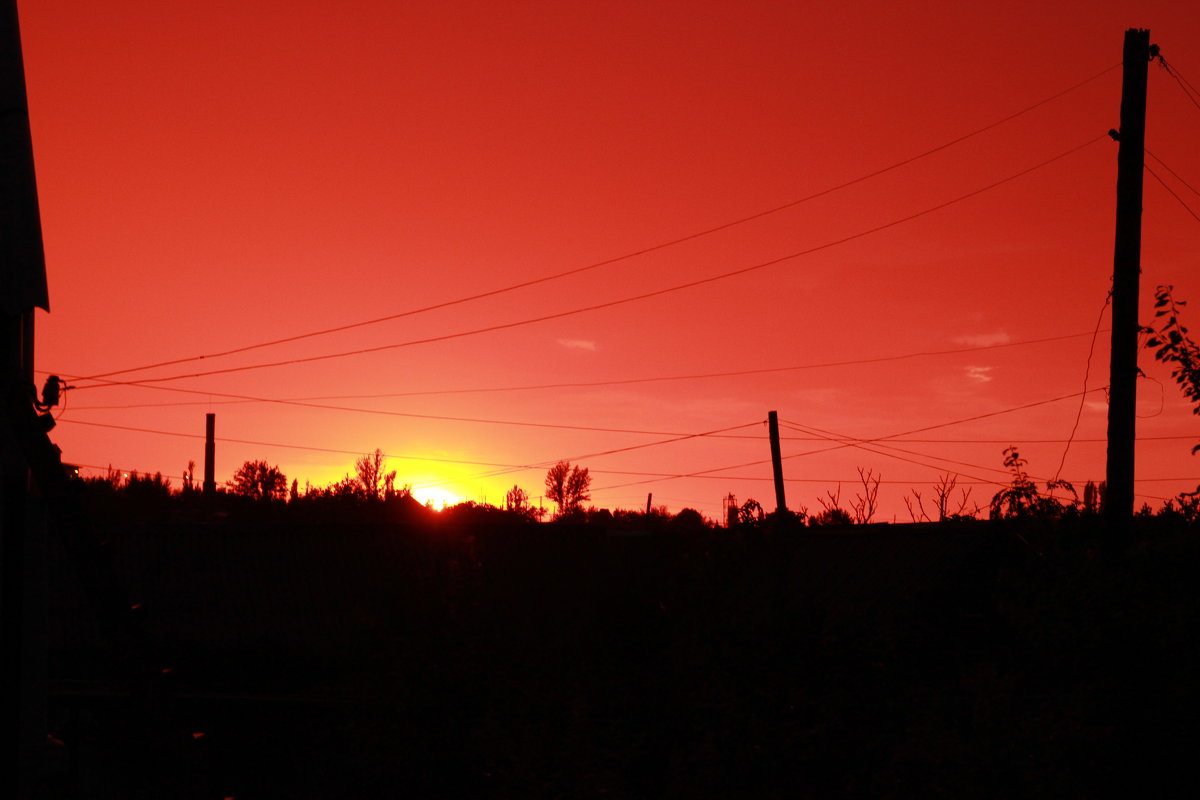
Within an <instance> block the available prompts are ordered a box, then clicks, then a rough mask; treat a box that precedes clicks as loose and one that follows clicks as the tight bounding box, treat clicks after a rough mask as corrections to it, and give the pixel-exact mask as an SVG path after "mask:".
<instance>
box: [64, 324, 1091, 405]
mask: <svg viewBox="0 0 1200 800" xmlns="http://www.w3.org/2000/svg"><path fill="white" fill-rule="evenodd" d="M1089 335H1091V333H1090V332H1089V331H1084V332H1081V333H1070V334H1063V335H1060V336H1046V337H1042V338H1039V339H1023V340H1020V341H1016V342H1003V343H1000V344H989V345H975V346H971V347H959V348H952V349H946V350H923V351H918V352H912V353H901V354H899V355H892V356H874V357H870V358H858V359H844V360H840V361H825V362H819V363H814V364H797V365H793V366H787V367H761V368H758V369H742V370H729V371H724V372H705V373H694V374H689V375H666V376H658V377H649V378H623V379H616V380H606V381H574V382H562V383H543V384H533V385H527V386H502V387H481V388H468V389H442V390H425V391H412V392H385V393H378V394H365V395H364V394H356V395H318V396H314V397H296V398H290V399H293V400H300V401H306V400H350V399H390V398H398V397H427V396H434V395H447V394H482V393H490V392H518V391H536V390H550V389H555V390H557V389H581V388H596V387H601V386H628V385H633V384H644V383H660V382H669V381H686V380H703V379H712V378H731V377H744V376H746V375H767V374H773V373H780V372H793V371H801V370H814V369H828V368H832V367H847V366H861V365H863V364H879V363H884V362H890V361H902V360H906V359H911V358H927V357H936V356H946V355H958V354H960V353H974V352H980V351H984V350H1001V349H1005V348H1010V347H1024V346H1027V345H1035V344H1046V343H1048V342H1058V341H1063V340H1066V339H1076V338H1080V337H1083V336H1089ZM72 380H79V379H78V378H72ZM115 385H118V386H127V385H128V386H137V385H139V384H138V383H136V382H134V383H118V384H115ZM222 402H224V403H246V402H251V401H248V400H229V401H222ZM204 403H205V401H199V400H198V401H192V402H179V403H129V404H122V405H107V406H102V405H96V406H78V405H77V406H75V410H76V411H85V410H97V409H132V408H163V407H169V406H183V405H203V404H204Z"/></svg>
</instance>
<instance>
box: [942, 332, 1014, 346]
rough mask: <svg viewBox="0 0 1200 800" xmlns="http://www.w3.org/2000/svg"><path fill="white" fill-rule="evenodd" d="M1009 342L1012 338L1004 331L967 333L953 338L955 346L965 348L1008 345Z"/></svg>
mask: <svg viewBox="0 0 1200 800" xmlns="http://www.w3.org/2000/svg"><path fill="white" fill-rule="evenodd" d="M1011 341H1012V337H1011V336H1009V335H1008V333H1007V332H1006V331H996V332H995V333H969V334H966V335H964V336H956V337H954V343H955V344H961V345H966V346H967V347H992V346H994V345H998V344H1008V343H1009V342H1011Z"/></svg>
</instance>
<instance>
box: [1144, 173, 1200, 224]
mask: <svg viewBox="0 0 1200 800" xmlns="http://www.w3.org/2000/svg"><path fill="white" fill-rule="evenodd" d="M1142 168H1143V169H1145V170H1146V172H1149V173H1150V176H1151V177H1152V178H1154V180H1156V181H1158V183H1159V185H1160V186H1162V187H1163V188H1164V189H1166V190H1167V192H1168V193H1169V194H1170V195H1171V197H1174V198H1175V199H1176V200H1177V201H1178V202H1179V205H1181V206H1183V209H1184V210H1185V211H1187V212H1188V213H1189V214H1191V215H1192V219H1194V220H1196V221H1197V222H1200V214H1197V213H1196V212H1195V211H1193V210H1192V207H1191V206H1189V205H1188V204H1187V203H1185V202H1184V200H1183V198H1182V197H1180V196H1179V195H1178V194H1177V193H1176V192H1175V190H1174V189H1172V188H1171V187H1170V186H1168V185H1167V182H1166V181H1164V180H1163V179H1162V178H1160V177H1159V176H1158V173H1157V172H1155V171H1154V170H1152V169H1150V165H1149V164H1143V165H1142Z"/></svg>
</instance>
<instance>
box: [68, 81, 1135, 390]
mask: <svg viewBox="0 0 1200 800" xmlns="http://www.w3.org/2000/svg"><path fill="white" fill-rule="evenodd" d="M1120 66H1121V65H1120V64H1114V65H1112V66H1110V67H1107V68H1105V69H1103V70H1101V71H1100V72H1097V73H1096V74H1095V75H1092V76H1091V77H1089V78H1085V79H1084V80H1082V81H1080V82H1078V83H1076V84H1073V85H1072V86H1069V87H1067V88H1066V89H1063V90H1062V91H1060V92H1056V93H1055V94H1052V95H1050V96H1049V97H1046V98H1044V99H1042V100H1039V101H1038V102H1036V103H1033V104H1031V105H1028V106H1026V107H1024V108H1022V109H1021V110H1019V111H1016V112H1013V113H1011V114H1009V115H1007V116H1005V117H1001V118H1000V119H998V120H996V121H995V122H991V123H988V124H987V125H984V126H983V127H981V128H976V129H975V130H973V131H971V132H969V133H966V134H963V135H962V136H959V137H957V138H954V139H951V140H949V141H947V142H945V143H943V144H940V145H938V146H936V147H933V148H930V149H929V150H925V151H923V152H921V153H918V154H917V155H914V156H910V157H908V158H905V159H902V160H900V161H896V162H894V163H892V164H890V165H888V166H886V167H883V168H881V169H877V170H875V171H873V172H869V173H867V174H865V175H861V176H859V177H857V178H853V179H851V180H848V181H845V182H843V183H840V184H837V185H836V186H832V187H829V188H827V189H822V190H821V191H818V192H815V193H813V194H810V195H806V196H804V197H801V198H799V199H797V200H791V201H789V202H787V203H784V204H782V205H778V206H774V207H772V208H768V209H766V210H764V211H759V212H756V213H753V214H750V215H747V216H744V217H739V218H738V219H735V220H732V221H730V222H725V223H722V224H720V225H717V226H714V227H711V228H706V229H704V230H700V231H697V232H695V233H691V234H688V235H686V236H681V237H678V238H675V239H670V240H667V241H665V242H660V243H659V244H656V245H651V246H649V247H643V248H641V249H639V250H633V251H630V252H628V253H624V254H622V255H618V256H614V257H612V258H607V259H604V260H602V261H596V262H593V263H591V264H586V265H584V266H581V267H575V268H572V269H569V270H565V271H563V272H558V273H554V274H552V275H545V276H543V277H540V278H534V279H532V280H528V281H522V282H520V283H515V284H511V285H509V286H503V287H500V288H498V289H492V290H490V291H487V292H481V293H478V294H473V295H469V296H467V297H460V298H457V299H454V300H447V301H444V302H441V303H435V304H433V305H429V306H425V307H422V308H417V309H412V310H409V311H404V312H400V313H398V314H389V315H387V316H383V317H376V318H374V319H369V320H363V321H360V322H354V323H350V324H347V325H339V326H336V327H333V328H325V329H322V330H318V331H310V332H308V333H302V334H297V335H294V336H287V337H284V338H281V339H273V340H270V341H266V342H259V343H257V344H252V345H245V346H243V347H237V348H233V349H230V350H224V351H220V352H216V353H208V354H204V355H196V356H187V357H184V358H177V359H172V360H170V361H160V362H158V363H154V364H146V365H143V366H140V367H129V368H126V369H119V370H113V371H110V372H104V373H99V374H96V375H90V376H87V378H85V380H95V379H98V378H111V377H113V376H115V375H123V374H126V373H129V372H142V371H144V370H148V369H156V368H159V367H167V366H174V365H177V364H184V363H189V362H193V361H200V360H203V359H211V358H221V357H224V356H230V355H235V354H237V353H245V352H248V351H250V350H258V349H261V348H264V347H272V346H275V345H280V344H286V343H289V342H295V341H300V340H302V339H309V338H312V337H315V336H325V335H327V334H331V333H339V332H341V331H347V330H352V329H354V328H361V327H365V326H368V325H376V324H379V323H382V322H389V321H391V320H396V319H402V318H404V317H410V316H414V315H417V314H423V313H426V312H429V311H435V310H438V309H442V308H448V307H450V306H455V305H460V304H462V303H468V302H472V301H474V300H482V299H484V298H488V297H495V296H497V295H500V294H505V293H507V292H512V291H516V290H518V289H524V288H528V287H530V286H536V285H538V284H541V283H547V282H549V281H554V280H559V279H560V278H565V277H568V276H571V275H578V274H580V273H583V272H587V271H590V270H594V269H598V268H600V267H605V266H609V265H611V264H616V263H618V262H621V261H627V260H629V259H632V258H637V257H639V256H643V255H646V254H648V253H653V252H656V251H658V250H663V249H666V248H669V247H674V246H676V245H679V244H683V243H685V242H690V241H693V240H695V239H700V238H702V237H705V236H710V235H712V234H714V233H719V232H721V231H724V230H728V229H730V228H733V227H736V226H738V225H744V224H745V223H747V222H752V221H754V220H758V219H762V218H763V217H767V216H770V215H772V214H777V213H779V212H781V211H785V210H787V209H790V208H795V207H797V206H800V205H803V204H804V203H808V202H810V201H812V200H816V199H818V198H820V197H824V196H826V195H829V194H832V193H834V192H838V191H841V190H842V189H847V188H849V187H851V186H855V185H857V184H859V183H863V182H865V181H868V180H871V179H872V178H877V177H879V176H881V175H884V174H886V173H888V172H891V171H893V170H896V169H899V168H900V167H903V166H907V165H908V164H912V163H914V162H916V161H919V160H921V159H923V158H927V157H928V156H931V155H934V154H935V153H939V152H941V151H942V150H945V149H947V148H950V147H953V146H954V145H957V144H961V143H962V142H965V141H966V140H968V139H971V138H973V137H975V136H978V135H980V134H982V133H986V132H987V131H990V130H992V129H993V128H996V127H999V126H1000V125H1003V124H1005V123H1007V122H1011V121H1012V120H1014V119H1016V118H1018V117H1020V116H1023V115H1025V114H1028V113H1029V112H1031V111H1033V110H1035V109H1037V108H1040V107H1041V106H1044V105H1046V104H1047V103H1050V102H1052V101H1054V100H1057V99H1058V98H1060V97H1062V96H1064V95H1066V94H1069V93H1071V92H1073V91H1075V90H1077V89H1080V88H1082V87H1083V86H1086V85H1087V84H1089V83H1091V82H1092V81H1095V80H1097V79H1099V78H1101V77H1103V76H1105V75H1107V74H1108V73H1109V72H1112V71H1113V70H1115V69H1117V68H1118V67H1120Z"/></svg>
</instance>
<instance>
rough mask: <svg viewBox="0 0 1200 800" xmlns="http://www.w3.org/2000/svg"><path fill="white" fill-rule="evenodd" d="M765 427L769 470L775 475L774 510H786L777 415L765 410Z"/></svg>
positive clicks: (777, 511) (778, 511)
mask: <svg viewBox="0 0 1200 800" xmlns="http://www.w3.org/2000/svg"><path fill="white" fill-rule="evenodd" d="M767 428H768V430H769V432H770V435H771V471H772V472H773V473H774V475H775V512H776V513H782V512H784V511H786V510H787V499H786V498H785V497H784V495H783V457H782V456H781V455H780V454H779V415H778V414H776V413H775V412H774V411H768V412H767Z"/></svg>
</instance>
